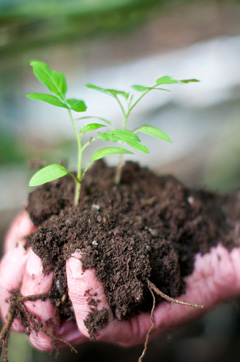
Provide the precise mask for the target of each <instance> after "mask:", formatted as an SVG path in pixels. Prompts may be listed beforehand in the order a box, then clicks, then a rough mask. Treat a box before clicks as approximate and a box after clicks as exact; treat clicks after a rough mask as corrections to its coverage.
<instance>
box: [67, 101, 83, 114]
mask: <svg viewBox="0 0 240 362" xmlns="http://www.w3.org/2000/svg"><path fill="white" fill-rule="evenodd" d="M67 102H68V104H69V106H70V107H71V109H72V110H73V111H75V112H85V111H86V110H87V106H86V104H85V102H84V101H80V100H78V99H74V98H72V99H68V100H67Z"/></svg>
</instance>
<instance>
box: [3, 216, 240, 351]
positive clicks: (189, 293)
mask: <svg viewBox="0 0 240 362" xmlns="http://www.w3.org/2000/svg"><path fill="white" fill-rule="evenodd" d="M34 229H35V227H34V226H33V224H32V222H31V221H30V218H29V216H28V214H27V213H26V212H23V213H22V214H21V215H19V216H18V217H17V218H16V220H15V221H14V223H13V225H12V227H11V229H10V231H9V233H8V235H7V237H6V243H5V255H4V257H3V260H2V261H1V264H0V308H1V314H2V317H3V319H5V318H6V314H7V312H8V308H9V304H8V303H6V301H5V300H6V298H8V297H9V291H11V290H12V289H19V288H21V289H20V291H21V294H22V295H23V296H28V295H33V294H42V293H47V292H49V290H51V287H52V282H53V276H52V274H51V273H50V274H48V275H43V270H42V265H41V260H40V259H39V257H38V256H37V255H36V254H34V252H33V251H32V250H31V249H29V250H25V249H24V247H23V245H24V238H23V236H24V235H28V234H30V233H31V232H33V231H34ZM239 265H240V249H239V248H235V249H233V250H232V251H231V252H229V251H228V250H227V249H225V248H224V247H223V246H221V245H218V246H217V247H214V248H212V249H211V251H210V253H208V254H205V255H204V256H200V255H196V261H195V268H194V272H193V274H192V275H189V276H188V277H186V278H185V281H186V294H184V295H182V296H180V297H179V298H178V299H179V300H185V301H188V302H191V303H198V304H203V305H204V309H199V308H193V307H188V306H183V305H179V304H169V303H168V302H162V303H161V304H159V305H158V306H157V307H156V309H155V311H154V320H155V324H156V327H158V328H156V327H155V328H154V329H153V331H152V334H151V336H156V335H159V334H161V333H162V332H164V331H166V330H169V329H172V328H174V327H176V326H178V325H181V324H183V323H185V322H187V321H189V320H191V319H193V318H195V317H197V316H199V315H200V314H202V313H204V312H206V311H207V310H208V309H210V308H212V307H213V306H215V305H217V304H218V303H220V302H222V301H224V300H227V299H230V298H233V297H235V296H239V294H240V267H239ZM66 272H67V281H68V293H69V297H70V299H71V302H72V305H73V309H74V312H75V317H76V323H77V324H76V323H75V322H69V321H61V320H60V318H59V316H58V313H57V312H56V310H55V307H54V306H53V305H52V304H51V302H50V300H49V299H45V300H44V301H41V300H37V301H28V302H24V303H25V306H26V307H27V309H28V310H29V312H30V313H32V314H34V315H35V316H36V318H37V319H38V320H40V321H42V322H43V324H44V328H45V330H48V328H50V327H48V325H47V324H46V321H47V320H48V319H50V318H52V319H53V320H54V327H55V335H56V337H57V338H60V339H64V340H65V341H68V342H70V343H72V344H79V343H82V342H85V341H87V340H88V339H89V333H88V330H87V328H86V326H85V324H84V320H85V319H86V318H87V316H88V313H89V311H90V307H89V304H88V295H86V291H87V290H89V291H90V293H91V292H92V293H91V294H94V293H96V292H97V299H99V300H100V303H99V304H98V305H97V309H98V310H101V309H102V308H106V309H107V311H108V316H109V324H108V325H107V326H106V327H104V328H102V329H101V330H99V331H97V332H96V333H95V337H96V340H98V341H105V342H112V343H116V344H119V345H122V346H131V345H135V344H138V343H143V342H144V340H145V337H146V334H147V332H148V330H149V328H150V327H151V325H152V321H151V318H150V313H141V314H140V315H138V316H135V317H133V318H132V319H130V320H129V321H118V320H117V319H116V318H114V316H113V315H112V312H111V310H110V308H109V306H108V303H107V300H106V297H105V294H104V290H103V286H102V284H101V283H100V282H99V281H98V280H97V279H96V276H95V272H94V270H93V269H88V270H85V271H84V272H83V271H82V267H81V253H80V252H79V251H76V252H75V253H74V254H73V255H72V257H71V258H70V259H69V260H67V262H66ZM12 329H13V330H15V331H18V332H24V327H23V326H21V324H20V322H19V321H18V320H15V321H14V323H13V325H12ZM51 331H52V329H51ZM29 339H30V341H31V343H32V344H33V345H34V346H35V347H36V348H38V349H40V350H51V349H54V348H56V347H54V346H53V345H52V340H51V338H50V337H48V336H47V335H46V334H44V333H43V332H42V331H40V332H39V333H38V334H37V335H36V333H35V332H31V334H30V336H29ZM61 346H63V344H62V343H61V342H59V347H61Z"/></svg>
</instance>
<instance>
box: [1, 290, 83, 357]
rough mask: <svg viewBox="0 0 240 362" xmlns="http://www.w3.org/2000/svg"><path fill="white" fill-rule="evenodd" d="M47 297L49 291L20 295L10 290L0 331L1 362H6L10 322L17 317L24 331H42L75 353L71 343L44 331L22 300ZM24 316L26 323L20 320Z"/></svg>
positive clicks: (17, 291) (28, 332) (16, 291)
mask: <svg viewBox="0 0 240 362" xmlns="http://www.w3.org/2000/svg"><path fill="white" fill-rule="evenodd" d="M48 297H49V293H44V294H39V295H28V296H22V295H21V294H20V292H19V290H12V291H11V296H10V298H9V299H8V300H9V309H8V313H7V316H6V322H5V323H4V325H3V327H2V330H1V331H0V355H1V354H2V352H3V362H8V358H7V352H8V340H9V331H10V329H11V326H12V323H13V321H14V319H15V318H17V319H19V320H20V321H21V323H22V325H23V327H24V328H25V329H26V333H27V334H30V333H31V332H32V331H33V330H34V331H35V332H36V333H38V332H42V333H43V334H45V335H46V336H47V337H49V338H51V339H52V341H53V342H61V343H63V344H65V345H66V346H68V347H69V348H70V349H71V350H72V351H74V352H75V353H77V350H76V349H75V348H74V347H73V346H72V345H71V343H69V342H67V341H65V340H64V339H62V338H60V337H56V336H54V334H50V333H48V332H46V331H45V329H44V326H43V324H42V323H41V321H36V319H35V318H36V317H35V316H34V315H33V314H31V313H30V312H29V311H28V309H27V308H26V307H25V305H24V302H27V301H35V300H38V299H40V300H45V299H46V298H48ZM21 317H24V319H25V321H26V323H23V322H22V318H21Z"/></svg>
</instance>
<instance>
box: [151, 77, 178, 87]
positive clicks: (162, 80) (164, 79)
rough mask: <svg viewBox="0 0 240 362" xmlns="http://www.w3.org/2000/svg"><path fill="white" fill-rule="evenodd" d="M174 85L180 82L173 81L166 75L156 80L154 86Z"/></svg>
mask: <svg viewBox="0 0 240 362" xmlns="http://www.w3.org/2000/svg"><path fill="white" fill-rule="evenodd" d="M176 83H181V81H180V80H176V79H173V78H171V77H169V76H168V75H164V76H163V77H161V78H158V79H157V80H156V85H161V84H176Z"/></svg>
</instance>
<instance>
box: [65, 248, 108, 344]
mask: <svg viewBox="0 0 240 362" xmlns="http://www.w3.org/2000/svg"><path fill="white" fill-rule="evenodd" d="M81 257H82V255H81V253H80V252H77V251H76V252H75V253H74V254H73V255H72V257H71V258H70V259H69V260H67V263H66V272H67V281H68V293H69V297H70V299H71V302H72V305H73V309H74V313H75V317H76V321H77V325H78V328H79V330H80V332H81V333H82V334H83V335H85V336H87V337H89V336H90V332H89V329H88V328H87V326H86V319H87V317H88V316H89V313H90V312H93V311H95V312H100V311H103V313H105V317H106V318H107V319H108V321H111V320H112V319H113V315H112V313H111V310H110V308H109V306H108V303H107V299H106V296H105V294H104V289H103V286H102V284H101V283H100V282H99V281H98V280H97V278H96V276H95V272H94V270H93V269H86V270H84V271H83V269H82V263H81Z"/></svg>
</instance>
